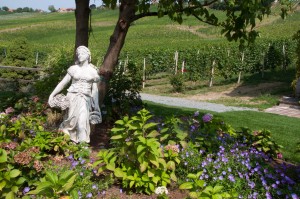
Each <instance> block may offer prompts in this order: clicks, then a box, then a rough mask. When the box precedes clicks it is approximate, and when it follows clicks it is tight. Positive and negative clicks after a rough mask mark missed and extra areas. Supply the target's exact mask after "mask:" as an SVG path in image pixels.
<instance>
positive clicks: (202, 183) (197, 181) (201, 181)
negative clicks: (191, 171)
mask: <svg viewBox="0 0 300 199" xmlns="http://www.w3.org/2000/svg"><path fill="white" fill-rule="evenodd" d="M195 183H196V185H197V186H198V187H201V188H203V187H204V184H205V181H204V180H196V182H195Z"/></svg>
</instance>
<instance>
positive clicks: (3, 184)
mask: <svg viewBox="0 0 300 199" xmlns="http://www.w3.org/2000/svg"><path fill="white" fill-rule="evenodd" d="M25 180H26V179H25V178H23V177H22V174H21V171H20V170H18V169H16V168H14V166H13V164H11V162H10V161H9V157H8V155H7V152H6V151H5V150H4V149H1V148H0V193H1V195H0V198H3V197H5V198H7V199H9V198H15V197H16V196H17V193H18V191H19V187H20V186H21V185H22V184H23V183H24V182H25Z"/></svg>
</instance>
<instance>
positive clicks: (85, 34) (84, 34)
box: [75, 0, 91, 50]
mask: <svg viewBox="0 0 300 199" xmlns="http://www.w3.org/2000/svg"><path fill="white" fill-rule="evenodd" d="M75 3H76V10H75V18H76V38H75V50H76V49H77V47H78V46H86V47H88V44H89V19H90V12H91V10H90V7H89V5H90V0H75Z"/></svg>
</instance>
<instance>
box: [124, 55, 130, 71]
mask: <svg viewBox="0 0 300 199" xmlns="http://www.w3.org/2000/svg"><path fill="white" fill-rule="evenodd" d="M128 61H129V59H128V54H127V57H126V60H125V62H124V71H123V74H125V71H126V68H127V65H128Z"/></svg>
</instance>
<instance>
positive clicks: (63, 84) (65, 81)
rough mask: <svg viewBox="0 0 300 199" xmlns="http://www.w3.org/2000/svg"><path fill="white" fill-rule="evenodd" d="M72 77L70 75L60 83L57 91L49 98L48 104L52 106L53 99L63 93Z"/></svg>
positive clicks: (56, 88)
mask: <svg viewBox="0 0 300 199" xmlns="http://www.w3.org/2000/svg"><path fill="white" fill-rule="evenodd" d="M71 79H72V77H71V75H69V74H68V73H67V74H66V76H65V77H64V78H63V79H62V80H61V82H59V84H58V85H57V86H56V87H55V89H54V90H53V91H52V93H51V95H50V96H49V100H48V103H49V104H50V103H51V101H52V99H53V97H54V96H55V95H57V94H58V93H59V92H61V91H62V90H63V89H64V88H65V86H66V85H67V84H68V83H69V82H70V81H71Z"/></svg>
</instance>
